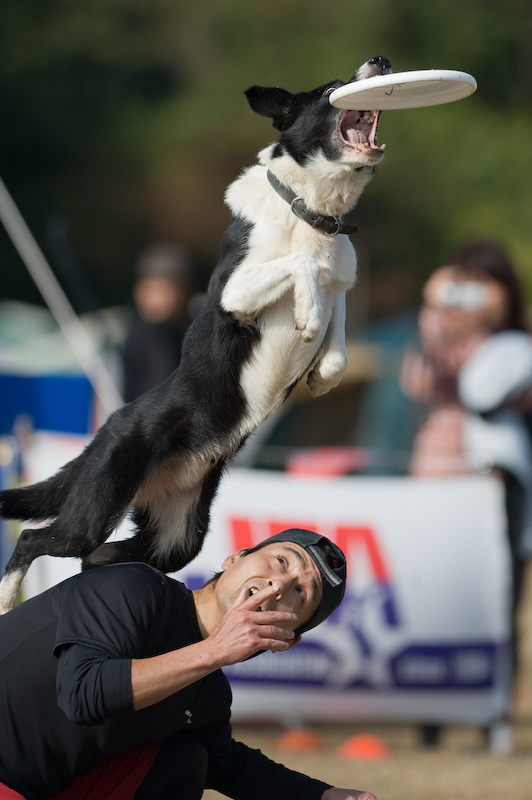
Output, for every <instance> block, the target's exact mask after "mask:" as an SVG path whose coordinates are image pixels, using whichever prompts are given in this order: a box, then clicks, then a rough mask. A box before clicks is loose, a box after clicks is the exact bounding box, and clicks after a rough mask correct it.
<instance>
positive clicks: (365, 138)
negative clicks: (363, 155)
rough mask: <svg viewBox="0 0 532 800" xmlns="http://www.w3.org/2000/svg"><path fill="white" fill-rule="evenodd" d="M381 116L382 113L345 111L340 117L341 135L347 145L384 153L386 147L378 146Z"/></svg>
mask: <svg viewBox="0 0 532 800" xmlns="http://www.w3.org/2000/svg"><path fill="white" fill-rule="evenodd" d="M380 116H381V112H380V111H344V113H343V114H342V116H341V117H340V135H341V137H342V139H343V141H344V142H345V144H347V145H349V146H350V147H354V148H356V149H358V150H365V149H369V150H379V151H380V152H382V151H383V150H384V148H385V147H386V145H385V144H383V145H382V146H381V147H379V146H378V145H377V128H378V126H379V120H380Z"/></svg>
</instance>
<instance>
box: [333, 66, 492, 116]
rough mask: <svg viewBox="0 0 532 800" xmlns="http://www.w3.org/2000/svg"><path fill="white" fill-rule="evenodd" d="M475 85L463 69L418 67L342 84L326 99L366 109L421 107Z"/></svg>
mask: <svg viewBox="0 0 532 800" xmlns="http://www.w3.org/2000/svg"><path fill="white" fill-rule="evenodd" d="M476 88H477V82H476V80H475V79H474V78H473V76H472V75H469V74H468V73H467V72H458V71H457V70H453V69H418V70H412V71H411V72H396V73H395V74H394V73H392V74H391V75H375V77H373V78H364V80H360V81H354V82H353V83H346V85H345V86H340V88H339V89H335V90H334V92H331V94H330V95H329V102H330V103H331V105H333V106H335V107H336V108H349V109H358V110H367V111H381V110H383V109H397V108H421V107H423V106H439V105H442V104H443V103H453V102H454V101H455V100H462V99H463V98H464V97H468V96H469V95H470V94H473V92H474V91H475V90H476Z"/></svg>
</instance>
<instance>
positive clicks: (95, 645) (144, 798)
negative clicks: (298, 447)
mask: <svg viewBox="0 0 532 800" xmlns="http://www.w3.org/2000/svg"><path fill="white" fill-rule="evenodd" d="M222 569H223V571H222V572H221V573H220V574H219V575H217V576H215V577H214V578H213V579H211V581H209V582H208V583H207V584H205V585H204V586H203V587H202V588H201V589H199V590H197V591H189V590H188V589H186V587H185V586H184V585H183V584H182V583H179V582H178V581H176V580H174V579H173V578H170V577H168V576H167V575H165V574H164V573H162V572H159V571H158V570H156V569H153V568H152V567H150V566H148V565H146V564H142V563H129V564H112V565H108V566H105V567H100V568H95V569H91V570H87V571H85V572H83V573H81V574H80V575H76V576H74V577H73V578H70V579H68V580H66V581H64V582H63V583H61V584H58V585H57V586H55V587H53V588H51V589H49V590H48V591H46V592H44V593H43V594H41V595H39V596H38V597H35V598H33V599H31V600H28V601H26V602H25V603H22V604H21V605H19V606H18V607H17V608H15V609H14V610H13V611H11V612H9V613H8V614H6V615H5V616H3V617H1V618H0V728H1V730H2V746H1V748H0V798H1V799H2V800H4V798H6V800H7V798H9V799H10V800H16V799H18V800H20V798H21V797H23V798H26V800H44V798H48V797H51V796H53V797H54V798H56V800H111V799H112V800H128V799H129V800H166V799H167V798H168V799H169V798H176V797H178V798H180V800H199V798H200V797H201V795H202V793H203V790H204V789H205V788H214V789H216V790H218V791H219V792H221V793H223V794H227V795H229V796H230V797H233V798H237V800H271V798H272V797H276V798H279V800H283V798H286V800H375V798H374V797H373V795H371V794H369V793H367V792H361V791H357V790H348V789H337V788H334V787H332V786H330V785H329V784H326V783H323V782H322V781H319V780H315V779H313V778H310V777H307V776H305V775H302V774H300V773H297V772H293V771H291V770H289V769H287V768H286V767H284V766H282V765H280V764H276V763H274V762H273V761H271V760H269V759H268V758H266V757H265V756H263V755H262V753H260V751H257V750H252V749H250V748H248V747H246V746H245V745H244V744H241V743H238V742H236V741H235V740H234V739H233V737H232V733H231V726H230V708H231V690H230V688H229V684H228V681H227V679H226V677H225V675H224V674H223V672H222V669H221V668H222V667H224V666H227V665H229V664H234V663H236V662H239V661H243V660H245V659H247V658H250V657H252V656H254V655H256V654H259V653H261V652H263V651H266V650H271V651H272V652H276V651H283V650H288V649H289V648H291V647H293V646H294V645H295V644H297V643H298V641H299V639H300V636H301V634H302V633H303V632H304V631H306V630H309V629H310V628H313V627H315V626H316V625H318V624H319V623H320V622H322V621H323V620H324V619H326V617H327V616H328V615H329V614H330V613H331V612H332V611H333V610H334V609H335V608H337V606H338V605H339V603H340V602H341V600H342V598H343V595H344V592H345V581H346V564H345V558H344V555H343V553H342V551H341V550H340V549H339V548H338V547H337V546H336V545H334V544H332V543H331V542H330V541H329V540H328V539H326V538H325V537H322V536H320V535H318V534H316V533H313V532H311V531H304V530H300V529H292V530H288V531H283V532H282V533H279V534H276V535H275V536H273V537H270V538H269V539H267V540H265V541H264V542H262V543H260V544H259V545H257V546H256V547H255V548H253V549H251V550H241V551H238V552H237V553H234V554H233V555H231V556H229V557H228V558H227V559H226V560H225V561H224V563H223V565H222Z"/></svg>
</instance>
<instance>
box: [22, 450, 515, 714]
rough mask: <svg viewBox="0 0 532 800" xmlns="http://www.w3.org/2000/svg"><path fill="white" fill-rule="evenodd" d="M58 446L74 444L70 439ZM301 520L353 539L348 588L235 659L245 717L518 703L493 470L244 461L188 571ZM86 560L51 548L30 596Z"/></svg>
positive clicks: (193, 583)
mask: <svg viewBox="0 0 532 800" xmlns="http://www.w3.org/2000/svg"><path fill="white" fill-rule="evenodd" d="M55 438H56V439H57V437H55ZM55 444H56V445H60V447H59V450H57V448H56V451H55V452H56V453H58V452H61V453H62V454H63V455H65V456H66V454H67V451H69V447H70V445H68V442H67V439H66V438H65V437H61V438H60V439H59V440H57V441H56V442H55ZM72 444H73V445H74V444H75V443H74V442H73V443H72ZM77 447H78V450H79V449H80V447H81V440H78V441H77ZM53 449H54V437H53V436H52V437H48V436H47V435H45V434H41V435H40V439H38V440H37V443H36V445H35V446H34V448H33V450H32V451H30V452H29V453H28V455H27V473H28V478H29V479H30V480H36V479H40V478H42V477H45V473H46V474H51V472H53V471H55V469H56V468H57V466H58V464H57V463H56V462H57V460H58V459H57V458H55V459H54V458H53V457H52V455H51V451H52V450H53ZM73 449H75V447H74V448H73ZM68 455H69V457H71V453H70V452H69V454H68ZM59 460H61V459H60V457H59ZM63 460H66V458H64V459H63ZM46 468H48V471H47V469H46ZM290 527H302V528H310V529H312V530H316V531H318V532H320V533H323V534H324V535H326V536H328V537H329V538H330V539H332V540H333V541H335V542H336V543H337V544H338V545H339V546H340V547H342V549H343V550H344V551H345V553H346V555H347V559H348V588H347V593H346V597H345V599H344V602H343V603H342V605H341V606H340V608H339V609H338V610H337V611H336V612H335V613H334V614H333V615H332V616H331V618H330V619H329V620H327V621H326V622H325V623H323V624H322V625H321V626H319V627H318V628H317V629H314V630H313V631H309V632H308V633H306V634H305V635H304V637H303V641H302V642H301V644H299V645H298V646H297V647H295V648H294V649H293V650H291V651H289V652H287V653H277V654H275V655H273V654H271V653H264V654H262V655H260V656H259V657H257V658H254V659H251V660H249V661H247V662H245V663H242V664H238V665H235V666H233V667H230V668H227V669H226V673H227V675H228V677H229V678H230V681H231V684H232V688H233V693H234V704H233V716H234V718H235V719H237V720H244V719H250V718H260V719H265V718H270V719H284V718H287V717H290V716H297V715H299V716H302V717H304V718H306V719H307V720H316V719H323V720H339V719H343V720H351V719H353V720H355V719H364V718H365V719H386V720H393V719H400V720H411V721H430V722H466V723H471V724H487V723H489V722H490V721H492V720H494V719H497V718H498V717H500V716H501V715H502V714H503V713H504V712H505V711H506V709H507V706H508V701H509V686H510V678H509V636H510V634H509V630H510V624H509V619H510V608H509V607H510V580H511V578H510V565H509V551H508V547H507V542H506V533H505V516H504V502H503V490H502V487H501V485H500V484H499V483H498V482H497V481H496V480H495V479H493V478H489V477H467V478H464V477H460V478H448V479H437V480H436V479H435V480H430V479H423V480H421V479H413V478H361V477H345V478H338V479H334V480H323V479H308V478H306V479H301V478H296V477H290V476H287V475H284V474H279V473H271V472H262V471H255V470H242V469H234V470H232V471H231V472H230V473H229V474H228V475H227V476H226V477H225V479H224V480H223V481H222V484H221V487H220V491H219V494H218V497H217V499H216V500H215V502H214V505H213V508H212V518H211V529H210V532H209V534H208V536H207V540H206V543H205V546H204V549H203V551H202V552H201V553H200V555H199V556H198V557H197V559H195V561H194V562H193V563H192V564H190V565H189V566H188V567H187V568H185V569H184V570H182V571H181V572H180V573H179V575H178V577H179V579H180V580H183V581H184V582H185V583H186V584H187V585H188V586H189V587H190V588H197V587H198V586H200V585H201V584H202V583H203V582H204V581H205V580H207V579H208V578H209V577H211V575H212V574H213V573H214V572H218V571H219V570H220V567H221V564H222V562H223V561H224V559H225V558H226V556H227V555H228V554H229V553H231V552H234V551H236V550H238V549H240V548H241V547H248V546H251V545H253V544H256V543H257V542H259V541H261V540H262V539H264V538H266V537H267V536H269V535H271V534H273V533H277V532H278V531H280V530H283V529H285V528H290ZM78 570H79V564H78V562H77V561H73V562H72V561H71V560H69V559H65V560H64V559H50V558H42V559H39V560H38V563H37V564H36V565H35V566H34V567H32V570H30V572H32V573H33V575H34V576H37V575H38V576H39V577H38V579H35V578H32V577H31V575H30V577H29V583H28V584H27V587H28V586H29V590H28V588H27V589H26V596H29V595H30V594H34V593H35V592H36V591H42V589H44V588H46V586H47V585H51V584H52V583H55V582H56V581H57V580H60V579H62V578H63V577H66V576H67V575H68V574H72V573H73V572H75V571H78ZM32 581H33V583H32Z"/></svg>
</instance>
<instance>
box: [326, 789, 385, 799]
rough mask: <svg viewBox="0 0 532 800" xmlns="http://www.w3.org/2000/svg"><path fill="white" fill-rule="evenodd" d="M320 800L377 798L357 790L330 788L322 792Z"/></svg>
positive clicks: (369, 793)
mask: <svg viewBox="0 0 532 800" xmlns="http://www.w3.org/2000/svg"><path fill="white" fill-rule="evenodd" d="M321 800H377V798H376V797H375V795H374V794H371V792H361V791H359V790H358V789H336V788H335V787H334V786H331V788H330V789H326V790H325V791H324V792H323V794H322V796H321Z"/></svg>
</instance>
